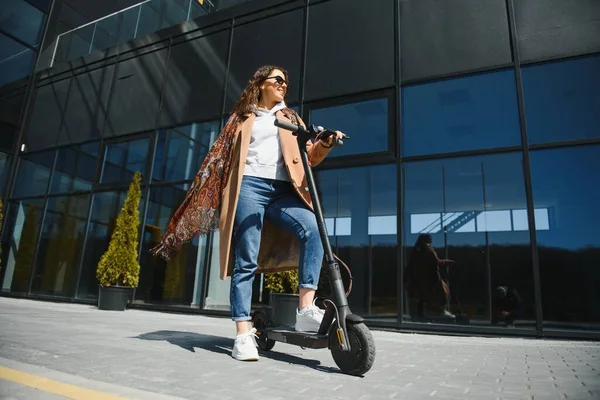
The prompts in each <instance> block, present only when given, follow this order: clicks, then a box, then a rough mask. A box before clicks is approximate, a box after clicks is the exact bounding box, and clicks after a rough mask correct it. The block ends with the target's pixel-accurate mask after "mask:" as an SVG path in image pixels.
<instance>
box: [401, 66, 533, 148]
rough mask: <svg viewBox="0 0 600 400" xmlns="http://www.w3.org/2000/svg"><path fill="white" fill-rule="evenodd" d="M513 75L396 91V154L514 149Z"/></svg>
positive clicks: (516, 119) (517, 141) (516, 141)
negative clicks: (399, 128)
mask: <svg viewBox="0 0 600 400" xmlns="http://www.w3.org/2000/svg"><path fill="white" fill-rule="evenodd" d="M514 75H515V73H514V71H513V70H507V71H500V72H493V73H487V74H480V75H474V76H466V77H462V78H455V79H448V80H443V81H438V82H431V83H425V84H420V85H414V86H405V87H403V88H402V155H403V156H405V157H407V156H417V155H426V154H435V153H450V152H456V151H466V150H479V149H489V148H494V147H507V146H518V145H519V144H520V143H521V131H520V128H519V112H518V108H517V92H516V86H515V76H514Z"/></svg>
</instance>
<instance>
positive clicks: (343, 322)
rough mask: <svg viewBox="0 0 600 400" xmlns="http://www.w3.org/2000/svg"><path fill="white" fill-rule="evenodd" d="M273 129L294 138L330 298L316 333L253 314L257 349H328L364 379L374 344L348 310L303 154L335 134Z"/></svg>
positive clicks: (260, 313)
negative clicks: (311, 142)
mask: <svg viewBox="0 0 600 400" xmlns="http://www.w3.org/2000/svg"><path fill="white" fill-rule="evenodd" d="M275 126H278V127H281V128H283V129H287V130H289V131H292V133H293V134H294V135H295V136H296V137H297V141H298V146H299V148H300V154H301V156H302V164H303V165H304V171H305V173H306V179H307V182H308V189H309V191H310V195H311V198H312V201H313V207H314V212H315V216H316V218H317V225H318V227H319V234H320V236H321V241H322V243H323V249H324V250H325V264H326V265H325V268H326V270H325V271H326V273H327V276H328V278H329V284H330V288H331V296H330V297H331V298H327V299H325V300H324V304H325V305H326V310H325V315H324V317H323V321H322V322H321V326H320V327H319V330H318V332H297V331H296V330H295V329H294V327H293V326H285V325H284V326H273V324H272V323H271V318H270V315H269V313H268V312H266V311H264V310H257V311H255V312H254V313H253V314H252V322H253V324H254V327H255V328H256V330H257V336H258V339H257V344H258V347H259V349H261V350H263V351H269V350H271V349H272V348H273V346H275V342H284V343H288V344H292V345H296V346H301V347H303V348H312V349H321V348H329V350H330V351H331V355H332V356H333V359H334V361H335V363H336V365H337V366H338V367H339V368H340V370H341V371H342V372H344V373H346V374H349V375H357V376H361V375H364V374H365V373H366V372H368V371H369V370H370V369H371V367H372V365H373V362H374V361H375V342H374V340H373V336H372V335H371V332H370V331H369V329H368V328H367V326H366V325H365V324H364V323H363V319H362V318H361V317H360V316H358V315H355V314H352V311H350V307H349V306H348V300H347V298H346V296H347V295H348V293H349V291H348V293H346V292H345V290H344V283H343V281H342V276H341V273H340V266H339V264H338V263H337V261H336V259H335V257H334V254H333V251H332V250H331V244H330V243H329V236H328V234H327V228H326V226H325V221H324V218H323V211H322V208H321V203H320V201H319V197H318V195H317V188H316V185H315V181H314V177H313V174H312V169H311V167H310V163H309V159H308V153H307V152H306V142H307V141H308V140H309V139H314V138H316V137H317V135H319V136H320V137H321V138H323V139H327V137H328V136H330V135H335V132H334V131H331V130H326V129H323V128H321V127H316V126H314V125H313V126H310V127H309V128H308V129H304V128H303V127H302V126H298V125H294V124H291V123H289V122H286V121H282V120H278V119H276V120H275ZM335 144H336V145H342V144H343V142H342V141H341V140H339V141H337V143H335ZM344 266H345V265H344ZM346 268H347V267H346ZM348 272H349V270H348ZM350 288H351V287H350Z"/></svg>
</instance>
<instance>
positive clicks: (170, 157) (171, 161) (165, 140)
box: [152, 121, 219, 181]
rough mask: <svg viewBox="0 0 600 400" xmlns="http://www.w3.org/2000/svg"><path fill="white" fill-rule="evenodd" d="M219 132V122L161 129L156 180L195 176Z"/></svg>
mask: <svg viewBox="0 0 600 400" xmlns="http://www.w3.org/2000/svg"><path fill="white" fill-rule="evenodd" d="M218 134H219V122H218V121H216V122H206V123H201V124H196V123H195V124H191V125H186V126H182V127H178V128H173V129H167V130H161V131H159V133H158V142H157V146H156V156H155V158H154V170H153V173H152V178H153V180H155V181H179V180H188V179H193V178H194V176H195V175H196V172H198V168H199V167H200V165H201V164H202V162H203V161H204V157H205V156H206V154H207V153H208V150H209V146H210V145H211V144H212V142H213V141H214V139H215V138H216V137H217V135H218Z"/></svg>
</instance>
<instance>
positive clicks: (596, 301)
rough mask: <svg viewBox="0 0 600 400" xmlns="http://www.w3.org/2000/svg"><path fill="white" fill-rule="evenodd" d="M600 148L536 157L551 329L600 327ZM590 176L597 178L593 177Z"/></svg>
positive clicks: (542, 257)
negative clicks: (599, 176) (597, 175)
mask: <svg viewBox="0 0 600 400" xmlns="http://www.w3.org/2000/svg"><path fill="white" fill-rule="evenodd" d="M599 154H600V146H589V147H573V148H563V149H556V150H544V151H533V152H532V153H531V180H532V187H533V200H534V205H535V207H536V209H546V210H548V212H547V213H540V212H537V210H536V213H535V225H536V230H537V240H538V254H539V263H540V276H541V281H542V283H541V287H542V311H543V315H544V324H545V326H546V327H547V328H549V329H596V330H597V329H599V328H600V297H598V281H599V279H600V275H599V271H600V270H599V269H598V265H600V233H598V232H599V230H598V226H599V225H600V216H599V214H598V206H599V205H600V187H599V186H598V185H597V181H598V180H597V179H596V178H595V174H596V171H599V170H600V160H599V159H598V155H599ZM590 173H591V174H592V175H590Z"/></svg>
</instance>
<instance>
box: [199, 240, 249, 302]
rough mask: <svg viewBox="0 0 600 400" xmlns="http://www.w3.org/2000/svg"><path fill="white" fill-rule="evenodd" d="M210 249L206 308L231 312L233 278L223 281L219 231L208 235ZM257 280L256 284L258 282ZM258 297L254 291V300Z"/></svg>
mask: <svg viewBox="0 0 600 400" xmlns="http://www.w3.org/2000/svg"><path fill="white" fill-rule="evenodd" d="M208 237H209V239H210V241H209V243H210V248H209V250H208V254H207V258H206V259H207V260H208V262H207V265H208V266H209V270H208V283H207V284H208V291H207V293H206V297H205V299H204V308H206V309H209V310H221V311H229V310H230V307H231V306H230V302H229V292H230V288H231V277H227V279H224V280H221V270H220V263H219V245H220V240H221V237H220V235H219V231H215V232H213V233H211V234H210V235H208ZM257 281H258V279H255V280H254V282H257ZM255 296H256V290H254V289H253V290H252V297H253V300H254V298H255Z"/></svg>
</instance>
